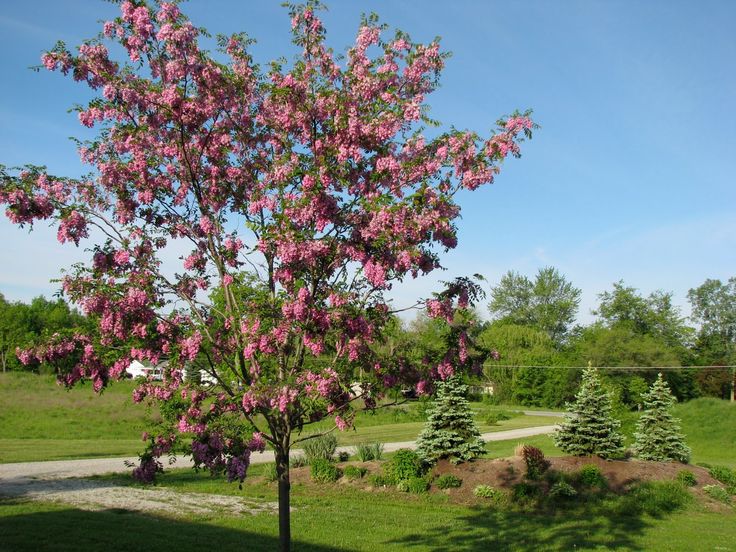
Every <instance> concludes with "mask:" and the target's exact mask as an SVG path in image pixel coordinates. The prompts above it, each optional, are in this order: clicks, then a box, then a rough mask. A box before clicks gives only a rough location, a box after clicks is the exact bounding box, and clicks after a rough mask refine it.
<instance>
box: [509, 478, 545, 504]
mask: <svg viewBox="0 0 736 552" xmlns="http://www.w3.org/2000/svg"><path fill="white" fill-rule="evenodd" d="M540 494H541V491H540V489H539V487H537V486H536V485H533V484H531V483H527V482H526V481H522V482H521V483H517V484H516V485H514V487H513V490H512V491H511V496H512V497H513V499H514V500H516V501H522V502H523V501H526V500H532V499H535V498H537V497H539V495H540Z"/></svg>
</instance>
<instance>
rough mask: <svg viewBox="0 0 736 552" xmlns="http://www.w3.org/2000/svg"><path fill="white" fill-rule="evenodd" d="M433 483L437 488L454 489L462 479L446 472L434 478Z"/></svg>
mask: <svg viewBox="0 0 736 552" xmlns="http://www.w3.org/2000/svg"><path fill="white" fill-rule="evenodd" d="M434 484H435V486H436V487H437V488H438V489H456V488H457V487H459V486H460V485H462V484H463V480H462V479H460V478H459V477H456V476H454V475H452V474H451V473H446V474H445V475H440V476H439V477H438V478H437V479H435V480H434Z"/></svg>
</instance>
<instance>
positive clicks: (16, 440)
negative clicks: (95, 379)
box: [0, 373, 736, 467]
mask: <svg viewBox="0 0 736 552" xmlns="http://www.w3.org/2000/svg"><path fill="white" fill-rule="evenodd" d="M133 387H134V383H133V382H131V381H123V382H116V383H115V384H114V385H111V386H110V387H109V388H108V389H107V390H105V392H104V393H103V394H102V395H95V394H94V393H93V392H92V390H91V389H90V387H89V386H86V387H80V388H74V389H71V390H66V389H63V388H60V387H59V386H58V385H56V383H55V381H54V379H53V377H51V376H36V375H33V374H26V373H8V374H0V462H23V461H35V460H60V459H69V458H93V457H105V456H135V455H137V454H138V453H139V452H140V450H141V448H142V443H141V441H140V434H141V432H142V431H143V430H144V429H145V427H146V425H147V421H148V420H150V419H151V418H152V417H153V416H155V413H152V412H151V411H150V410H149V409H148V408H147V407H146V406H144V405H140V404H135V403H133V401H132V400H131V398H130V396H131V392H132V390H133ZM419 408H420V405H419V403H418V402H411V403H407V404H405V405H402V406H399V407H395V408H391V409H379V410H378V411H376V412H374V413H371V412H361V413H359V414H358V417H357V419H356V430H355V431H347V432H344V433H339V432H338V433H337V436H338V439H339V441H340V444H343V445H352V444H357V443H361V442H376V441H380V442H392V441H409V440H413V439H414V438H416V436H417V435H418V433H419V431H421V429H422V426H423V423H422V422H421V421H420V420H421V415H420V413H419V412H418V410H419ZM473 408H474V410H476V411H477V412H478V420H479V422H480V429H481V431H482V432H489V431H502V430H506V429H516V428H522V427H533V426H537V425H549V424H553V423H556V422H558V421H559V419H557V418H550V417H542V416H519V417H515V418H512V419H510V420H503V421H501V422H499V423H498V424H497V425H493V426H489V425H484V424H483V423H482V420H483V412H488V411H491V410H513V409H520V408H524V407H518V406H501V407H491V406H487V405H483V404H481V403H474V404H473ZM675 415H676V416H677V417H679V418H680V419H681V420H682V428H683V431H684V433H685V435H686V437H687V442H688V444H689V445H690V446H691V447H692V449H693V458H692V461H693V462H695V463H698V462H707V463H712V464H723V465H728V466H731V467H736V431H734V430H733V429H729V428H734V427H736V405H732V404H729V403H728V402H725V401H719V400H717V399H696V400H694V401H690V402H688V403H684V404H679V405H677V406H676V407H675ZM636 416H637V414H636V413H633V412H632V413H626V414H625V415H624V418H625V419H624V425H623V429H624V431H625V432H626V433H628V435H629V436H630V435H631V433H632V432H633V430H634V427H635V422H636ZM317 427H319V426H317ZM325 427H326V425H325ZM540 439H541V442H542V443H545V447H551V448H550V449H549V453H551V454H555V451H554V447H553V446H552V444H551V440H549V439H548V438H540ZM629 440H630V439H629ZM496 446H498V445H497V444H496V443H493V444H491V445H490V448H491V449H492V450H493V449H494V448H495V447H496ZM512 448H513V447H512Z"/></svg>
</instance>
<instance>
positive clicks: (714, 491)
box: [703, 485, 731, 504]
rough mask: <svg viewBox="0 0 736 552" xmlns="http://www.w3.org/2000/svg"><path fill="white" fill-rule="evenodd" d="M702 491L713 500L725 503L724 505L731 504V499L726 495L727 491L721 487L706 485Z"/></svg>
mask: <svg viewBox="0 0 736 552" xmlns="http://www.w3.org/2000/svg"><path fill="white" fill-rule="evenodd" d="M703 490H704V491H705V492H706V493H707V494H708V496H710V497H711V498H714V499H716V500H718V501H720V502H725V503H726V504H730V503H731V497H730V496H729V494H728V491H726V489H724V488H723V487H721V486H720V485H706V486H705V487H703Z"/></svg>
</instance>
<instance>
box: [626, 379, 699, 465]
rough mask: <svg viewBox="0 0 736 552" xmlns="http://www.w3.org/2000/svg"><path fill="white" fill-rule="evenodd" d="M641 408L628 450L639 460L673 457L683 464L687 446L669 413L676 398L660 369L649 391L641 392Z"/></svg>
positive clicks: (687, 453)
mask: <svg viewBox="0 0 736 552" xmlns="http://www.w3.org/2000/svg"><path fill="white" fill-rule="evenodd" d="M642 399H643V402H644V412H643V413H642V415H641V417H640V418H639V421H638V422H637V424H636V433H634V439H635V442H634V445H633V446H632V452H633V453H634V456H636V457H637V458H641V459H642V460H654V461H659V462H662V461H669V460H676V461H677V462H682V463H683V464H686V463H687V462H688V461H689V460H690V448H689V447H688V446H687V445H686V444H685V437H684V436H683V435H682V432H681V431H680V423H679V420H678V419H676V418H675V417H674V416H673V415H672V413H671V410H672V406H673V405H674V404H675V402H676V399H675V397H673V396H672V393H671V392H670V388H669V386H668V385H667V382H665V381H664V379H663V378H662V374H661V373H660V374H659V375H658V376H657V379H656V381H655V382H654V383H653V384H652V386H651V387H650V388H649V391H647V392H645V393H642Z"/></svg>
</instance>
